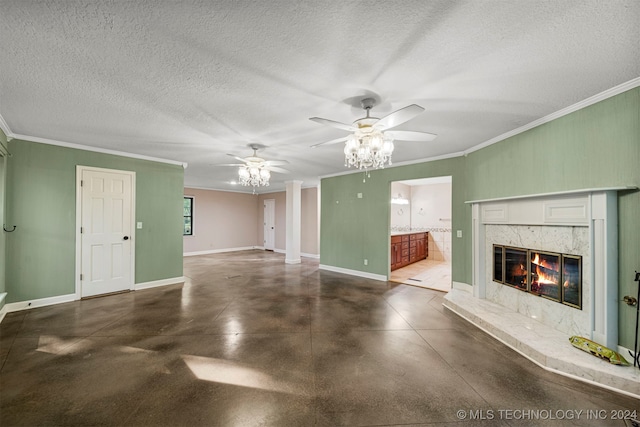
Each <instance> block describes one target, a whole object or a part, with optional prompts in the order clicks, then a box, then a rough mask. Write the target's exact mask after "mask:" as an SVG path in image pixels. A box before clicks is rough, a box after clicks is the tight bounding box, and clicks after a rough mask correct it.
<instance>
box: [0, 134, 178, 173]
mask: <svg viewBox="0 0 640 427" xmlns="http://www.w3.org/2000/svg"><path fill="white" fill-rule="evenodd" d="M12 137H13V138H14V139H20V140H23V141H31V142H37V143H39V144H48V145H56V146H58V147H65V148H73V149H76V150H84V151H92V152H94V153H102V154H111V155H114V156H121V157H128V158H131V159H139V160H149V161H151V162H158V163H166V164H170V165H178V166H182V167H183V168H185V169H186V168H187V163H184V162H179V161H176V160H168V159H161V158H159V157H151V156H145V155H142V154H134V153H127V152H124V151H117V150H110V149H107V148H99V147H92V146H89V145H82V144H74V143H72V142H64V141H58V140H55V139H49V138H40V137H39V136H30V135H21V134H12Z"/></svg>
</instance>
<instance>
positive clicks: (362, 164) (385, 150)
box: [344, 126, 394, 169]
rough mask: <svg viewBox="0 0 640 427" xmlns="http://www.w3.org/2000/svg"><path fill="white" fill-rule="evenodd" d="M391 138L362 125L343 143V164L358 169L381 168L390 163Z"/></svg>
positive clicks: (391, 151)
mask: <svg viewBox="0 0 640 427" xmlns="http://www.w3.org/2000/svg"><path fill="white" fill-rule="evenodd" d="M393 148H394V147H393V138H391V136H389V135H385V134H384V133H383V132H382V131H380V130H377V129H375V128H373V127H371V126H363V127H361V128H360V129H358V130H356V131H355V132H354V133H353V134H352V135H350V136H349V138H348V139H347V141H346V142H345V144H344V165H345V166H347V167H355V168H358V169H382V168H384V166H385V164H389V165H391V154H392V153H393Z"/></svg>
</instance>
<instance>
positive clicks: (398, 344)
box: [0, 251, 640, 427]
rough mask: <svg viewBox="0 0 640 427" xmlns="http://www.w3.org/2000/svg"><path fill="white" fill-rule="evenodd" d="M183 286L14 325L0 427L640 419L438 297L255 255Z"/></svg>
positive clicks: (193, 263) (71, 306)
mask: <svg viewBox="0 0 640 427" xmlns="http://www.w3.org/2000/svg"><path fill="white" fill-rule="evenodd" d="M184 274H185V276H187V277H188V280H187V282H186V283H185V284H184V285H172V286H166V287H162V288H156V289H150V290H144V291H137V292H131V293H128V294H121V295H114V296H107V297H102V298H96V299H90V300H85V301H79V302H73V303H67V304H60V305H56V306H50V307H44V308H38V309H33V310H28V311H22V312H16V313H9V314H8V315H7V316H6V318H5V319H4V320H3V322H2V323H1V324H0V333H1V335H0V338H1V339H0V366H1V371H0V425H1V426H3V427H7V426H13V425H29V426H44V425H67V426H79V425H114V426H115V425H117V426H313V425H321V426H338V425H350V426H381V425H387V426H388V425H403V426H407V425H432V426H436V425H437V426H454V425H455V426H458V425H463V426H531V425H543V426H558V425H563V426H564V425H578V426H585V425H587V426H589V425H590V426H607V425H617V426H624V425H625V422H624V421H622V420H614V419H612V418H613V417H615V416H616V415H624V412H620V411H624V410H628V411H633V410H640V402H639V401H637V400H635V399H632V398H629V397H625V396H622V395H619V394H616V393H613V392H610V391H607V390H604V389H601V388H598V387H595V386H591V385H588V384H584V383H581V382H577V381H574V380H571V379H568V378H565V377H562V376H559V375H555V374H552V373H549V372H546V371H544V370H543V369H541V368H539V367H537V366H536V365H534V364H532V363H531V362H529V361H528V360H526V359H524V358H522V357H521V356H519V355H518V354H517V353H515V352H513V351H512V350H510V349H508V348H507V347H505V346H504V345H502V344H501V343H499V342H497V341H496V340H494V339H492V338H491V337H489V336H488V335H486V334H485V333H483V332H482V331H480V330H479V329H477V328H475V327H473V326H471V325H470V324H468V323H467V322H465V321H464V320H462V319H461V318H459V317H457V316H456V315H454V314H452V313H450V312H448V311H446V309H444V308H443V307H442V298H443V295H444V294H443V293H442V292H438V291H431V290H428V289H423V288H418V287H414V286H407V285H400V284H394V283H385V282H377V281H372V280H367V279H362V278H357V277H352V276H346V275H342V274H338V273H332V272H327V271H321V270H318V261H317V260H307V259H304V260H303V262H302V264H299V265H285V264H284V256H283V255H280V254H274V253H270V252H262V251H247V252H237V253H230V254H217V255H208V256H198V257H189V258H185V268H184ZM577 351H578V350H577ZM574 411H575V412H574ZM579 411H583V412H579ZM588 411H591V412H588ZM629 413H630V412H629ZM589 414H590V415H589ZM559 418H564V419H559ZM532 419H533V420H532Z"/></svg>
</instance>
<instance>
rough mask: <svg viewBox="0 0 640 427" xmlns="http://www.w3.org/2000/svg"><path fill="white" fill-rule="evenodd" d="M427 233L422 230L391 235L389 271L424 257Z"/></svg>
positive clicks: (426, 251) (426, 254)
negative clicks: (421, 231) (420, 231)
mask: <svg viewBox="0 0 640 427" xmlns="http://www.w3.org/2000/svg"><path fill="white" fill-rule="evenodd" d="M427 235H428V233H426V232H423V233H411V234H401V235H397V236H391V271H393V270H396V269H398V268H401V267H405V266H407V265H409V264H412V263H414V262H417V261H420V260H423V259H425V258H426V257H427V256H428V248H427Z"/></svg>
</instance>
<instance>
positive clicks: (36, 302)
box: [0, 276, 185, 322]
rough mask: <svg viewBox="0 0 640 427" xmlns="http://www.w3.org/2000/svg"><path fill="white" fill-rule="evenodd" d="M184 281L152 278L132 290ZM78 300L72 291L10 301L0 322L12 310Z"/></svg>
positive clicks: (180, 278) (4, 308) (182, 278)
mask: <svg viewBox="0 0 640 427" xmlns="http://www.w3.org/2000/svg"><path fill="white" fill-rule="evenodd" d="M184 281H185V277H184V276H180V277H173V278H170V279H161V280H154V281H151V282H143V283H136V284H135V285H134V287H133V290H134V291H139V290H142V289H150V288H157V287H159V286H167V285H175V284H178V283H184ZM5 295H6V292H5ZM2 298H4V297H3V296H1V294H0V301H1V299H2ZM78 300H79V298H78V296H77V295H76V294H75V293H74V294H67V295H59V296H56V297H48V298H39V299H33V300H26V301H19V302H12V303H9V304H5V305H4V307H2V308H1V309H0V322H2V320H4V317H5V315H6V314H7V313H12V312H14V311H23V310H31V309H32V308H39V307H46V306H49V305H56V304H63V303H65V302H73V301H78Z"/></svg>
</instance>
